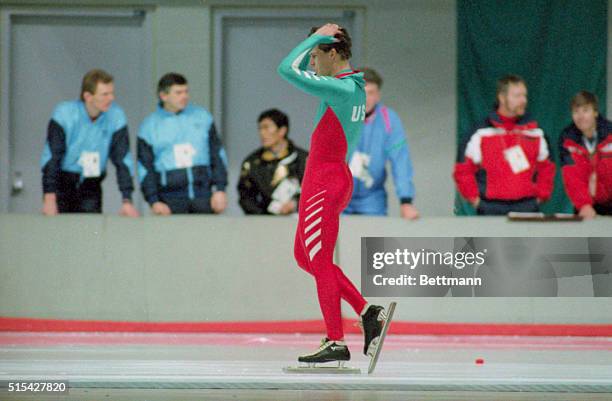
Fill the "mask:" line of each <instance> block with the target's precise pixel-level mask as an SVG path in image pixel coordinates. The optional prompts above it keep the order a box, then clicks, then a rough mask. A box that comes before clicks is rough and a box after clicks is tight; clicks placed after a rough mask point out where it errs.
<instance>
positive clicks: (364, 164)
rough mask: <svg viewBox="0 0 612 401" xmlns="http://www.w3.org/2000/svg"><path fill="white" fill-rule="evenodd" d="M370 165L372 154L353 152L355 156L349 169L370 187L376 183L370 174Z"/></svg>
mask: <svg viewBox="0 0 612 401" xmlns="http://www.w3.org/2000/svg"><path fill="white" fill-rule="evenodd" d="M369 165H370V155H368V154H366V153H361V152H355V153H353V157H352V158H351V161H350V162H349V169H350V170H351V174H353V177H355V178H357V179H358V180H359V181H362V182H363V183H364V185H365V186H366V188H370V187H371V186H372V185H373V184H374V179H373V178H372V176H371V175H370V171H369V170H368V166H369Z"/></svg>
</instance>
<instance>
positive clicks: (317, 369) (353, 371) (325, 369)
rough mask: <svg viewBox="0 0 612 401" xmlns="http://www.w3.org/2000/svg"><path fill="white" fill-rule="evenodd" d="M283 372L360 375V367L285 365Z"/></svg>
mask: <svg viewBox="0 0 612 401" xmlns="http://www.w3.org/2000/svg"><path fill="white" fill-rule="evenodd" d="M283 372H285V373H305V374H307V373H315V374H334V375H360V374H361V369H359V368H352V367H349V366H312V367H310V366H287V367H284V368H283Z"/></svg>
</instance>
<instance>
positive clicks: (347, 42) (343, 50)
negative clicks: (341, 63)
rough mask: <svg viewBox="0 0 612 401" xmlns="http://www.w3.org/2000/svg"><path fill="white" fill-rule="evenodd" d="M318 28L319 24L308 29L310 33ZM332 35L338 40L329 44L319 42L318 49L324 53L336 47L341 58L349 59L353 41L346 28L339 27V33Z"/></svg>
mask: <svg viewBox="0 0 612 401" xmlns="http://www.w3.org/2000/svg"><path fill="white" fill-rule="evenodd" d="M319 28H320V26H313V27H312V28H311V29H310V35H312V34H313V33H315V32H316V31H317V30H318V29H319ZM310 35H308V36H310ZM334 37H335V38H336V39H338V42H336V43H329V44H321V45H319V49H321V50H322V51H324V52H325V53H327V52H329V51H331V49H336V51H337V52H338V54H339V55H340V56H341V57H342V58H343V59H345V60H348V59H350V58H351V57H352V56H353V53H352V52H351V47H352V45H353V42H352V40H351V37H350V35H349V33H348V31H347V30H346V28H342V27H340V33H338V34H336V35H335V36H334Z"/></svg>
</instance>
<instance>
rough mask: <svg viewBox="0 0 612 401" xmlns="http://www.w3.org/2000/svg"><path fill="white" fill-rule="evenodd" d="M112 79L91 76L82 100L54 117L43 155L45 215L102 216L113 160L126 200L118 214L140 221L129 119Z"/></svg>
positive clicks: (61, 107) (62, 108) (57, 110)
mask: <svg viewBox="0 0 612 401" xmlns="http://www.w3.org/2000/svg"><path fill="white" fill-rule="evenodd" d="M114 100H115V87H114V83H113V77H112V75H110V74H109V73H107V72H105V71H103V70H97V69H96V70H91V71H89V72H87V73H86V74H85V76H84V77H83V81H82V84H81V96H80V99H79V100H71V101H66V102H62V103H60V104H59V105H57V107H56V108H55V110H54V111H53V115H52V116H51V120H50V121H49V126H48V128H47V141H46V143H45V148H44V151H43V154H42V159H41V167H42V184H43V193H44V195H43V213H44V214H45V215H48V216H52V215H56V214H58V213H102V186H101V183H102V181H103V180H104V178H105V177H106V164H107V162H108V159H109V158H110V159H111V161H112V162H113V164H114V165H115V168H116V170H117V182H118V184H119V191H121V195H122V197H123V205H122V207H121V211H120V214H121V215H124V216H130V217H137V216H138V211H137V210H136V209H135V208H134V206H133V205H132V200H131V198H132V192H133V190H134V186H133V183H132V171H133V166H134V163H133V161H132V155H131V153H130V143H129V136H128V127H127V119H126V116H125V113H124V112H123V110H122V109H121V107H119V106H118V105H117V104H116V103H115V102H114Z"/></svg>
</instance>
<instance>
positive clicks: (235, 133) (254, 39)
mask: <svg viewBox="0 0 612 401" xmlns="http://www.w3.org/2000/svg"><path fill="white" fill-rule="evenodd" d="M356 16H357V14H356V13H354V12H350V11H349V12H345V11H337V10H336V11H334V10H329V11H326V12H324V13H321V14H314V15H313V14H312V13H308V12H305V13H302V14H301V13H300V12H299V11H298V12H291V13H288V14H287V13H284V12H282V11H278V12H274V11H269V12H258V11H253V12H251V13H249V12H248V11H243V12H242V14H241V13H231V12H229V13H228V14H227V15H226V16H225V18H219V17H217V24H218V26H217V32H218V33H220V35H219V36H220V38H221V41H220V42H219V41H217V43H216V46H218V47H219V46H220V47H221V51H220V52H217V53H216V56H217V60H216V63H215V67H216V75H215V79H218V80H219V84H217V85H216V93H215V95H216V96H215V105H216V106H217V107H216V109H215V117H217V120H218V121H219V122H220V124H219V125H220V127H221V130H220V131H221V135H222V137H223V143H224V145H225V147H226V150H227V154H228V159H229V183H230V186H229V188H228V200H229V205H228V211H227V214H230V215H241V214H242V210H241V209H240V206H239V204H238V191H237V189H236V186H237V183H238V178H239V174H240V164H241V162H242V160H244V158H245V157H246V156H247V155H248V154H249V153H251V152H252V151H253V150H255V149H256V148H258V147H260V146H261V144H260V141H259V135H258V133H257V117H258V116H259V114H260V113H261V112H262V111H263V110H265V109H269V108H273V107H275V108H278V109H280V110H282V111H284V112H285V113H287V115H288V116H289V121H290V132H289V138H290V139H291V140H292V141H293V142H294V143H296V144H297V145H298V146H300V147H302V148H304V149H308V145H309V142H310V134H311V133H312V130H313V121H314V117H315V115H316V111H317V106H318V100H317V99H316V98H315V97H313V96H309V95H307V94H305V93H303V92H301V91H300V90H298V89H296V88H295V87H293V86H292V85H290V84H289V83H287V82H286V81H284V80H283V79H282V78H281V77H280V76H279V75H278V73H277V72H276V69H277V67H278V64H279V63H280V61H281V60H282V59H283V58H284V57H285V56H286V55H287V54H288V53H289V52H290V51H291V50H292V49H293V48H294V47H295V46H296V45H297V44H298V43H300V42H301V41H302V40H304V39H305V38H306V37H307V35H308V33H309V32H310V28H311V27H313V26H319V25H322V24H324V23H327V22H336V23H338V24H340V25H342V26H345V27H347V29H348V30H349V33H350V34H351V36H352V37H353V47H354V50H355V51H354V58H353V60H352V64H353V66H354V67H357V66H359V64H358V62H359V61H360V60H359V47H360V46H359V43H360V34H359V31H355V29H353V27H354V26H358V25H359V24H358V23H357V22H356V21H355V20H356ZM219 25H221V26H220V27H219Z"/></svg>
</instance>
